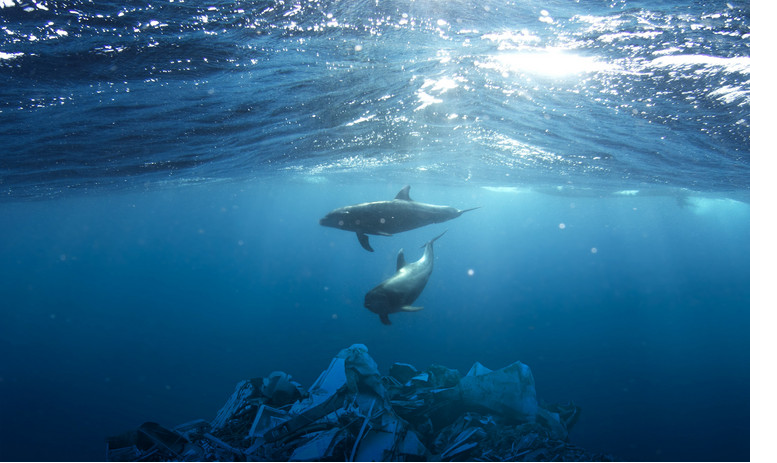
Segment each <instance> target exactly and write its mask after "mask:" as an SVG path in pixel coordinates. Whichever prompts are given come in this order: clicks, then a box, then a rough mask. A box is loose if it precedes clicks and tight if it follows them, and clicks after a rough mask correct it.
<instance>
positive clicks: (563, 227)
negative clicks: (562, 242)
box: [558, 222, 567, 230]
mask: <svg viewBox="0 0 777 463" xmlns="http://www.w3.org/2000/svg"><path fill="white" fill-rule="evenodd" d="M558 228H559V229H560V230H563V229H565V228H567V226H566V224H564V223H563V222H562V223H560V224H558Z"/></svg>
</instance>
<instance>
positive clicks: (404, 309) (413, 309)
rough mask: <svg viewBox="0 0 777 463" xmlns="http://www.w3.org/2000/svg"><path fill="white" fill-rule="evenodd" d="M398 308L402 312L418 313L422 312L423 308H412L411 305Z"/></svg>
mask: <svg viewBox="0 0 777 463" xmlns="http://www.w3.org/2000/svg"><path fill="white" fill-rule="evenodd" d="M400 308H401V309H402V312H418V311H419V310H424V308H423V307H413V306H412V305H403V306H402V307H400Z"/></svg>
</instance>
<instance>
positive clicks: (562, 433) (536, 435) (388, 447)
mask: <svg viewBox="0 0 777 463" xmlns="http://www.w3.org/2000/svg"><path fill="white" fill-rule="evenodd" d="M579 412H580V410H579V408H578V407H577V406H575V405H574V404H572V403H565V404H551V405H546V404H541V403H540V402H538V401H537V397H536V392H535V389H534V377H533V376H532V373H531V370H530V369H529V367H528V366H526V365H524V364H522V363H521V362H515V363H513V364H511V365H508V366H506V367H504V368H502V369H499V370H494V371H492V370H489V369H488V368H486V367H484V366H483V365H481V364H480V363H475V365H473V366H472V368H471V369H470V371H469V372H468V373H467V374H466V375H465V376H461V374H460V373H459V372H458V370H451V369H449V368H446V367H443V366H440V365H432V366H431V367H429V369H428V370H426V371H423V372H421V371H418V370H416V369H415V367H413V366H412V365H408V364H405V363H395V364H394V365H392V366H391V368H390V369H389V374H388V375H387V376H381V374H380V373H379V372H378V366H377V364H376V363H375V361H374V360H373V359H372V357H370V356H369V355H368V354H367V348H366V347H365V346H363V345H361V344H354V345H353V346H351V347H349V348H347V349H343V350H342V351H340V353H339V354H337V356H336V357H335V358H334V359H332V362H331V363H330V364H329V368H327V369H326V370H325V371H324V372H322V373H321V375H320V376H319V377H318V379H317V380H316V382H315V383H314V384H313V385H312V386H311V387H310V389H308V390H307V391H304V389H303V388H302V386H301V385H300V384H299V383H296V382H294V381H292V380H291V377H290V376H289V375H287V374H286V373H283V372H273V373H270V375H269V376H267V377H266V378H260V379H250V380H245V381H241V382H240V383H238V385H237V387H236V388H235V392H234V393H233V394H232V396H231V397H230V398H229V400H228V401H227V403H226V404H224V406H223V407H222V408H221V410H219V412H218V413H217V415H216V418H215V419H214V420H213V421H211V422H207V421H204V420H197V421H193V422H190V423H185V424H182V425H180V426H176V427H174V428H172V429H167V428H164V427H162V426H160V425H159V424H156V423H151V422H148V423H144V424H142V425H141V426H140V427H139V428H138V429H136V430H134V431H130V432H127V433H124V434H121V435H118V436H113V437H109V438H108V439H107V459H108V461H424V460H426V461H463V460H466V461H612V457H610V456H608V455H602V454H595V453H590V452H587V451H585V450H583V449H581V448H578V447H575V446H574V445H571V444H570V443H569V442H568V431H569V429H570V428H571V427H572V426H573V425H574V423H575V422H576V421H577V418H578V416H579Z"/></svg>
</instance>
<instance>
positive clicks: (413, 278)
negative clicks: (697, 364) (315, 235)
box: [364, 230, 447, 325]
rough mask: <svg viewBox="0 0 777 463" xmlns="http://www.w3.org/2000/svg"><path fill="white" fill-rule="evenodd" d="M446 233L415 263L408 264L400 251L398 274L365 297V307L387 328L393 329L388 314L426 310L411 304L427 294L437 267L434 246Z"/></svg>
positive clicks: (428, 244)
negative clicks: (425, 291)
mask: <svg viewBox="0 0 777 463" xmlns="http://www.w3.org/2000/svg"><path fill="white" fill-rule="evenodd" d="M446 231H447V230H446ZM444 234H445V232H442V233H440V234H439V235H438V236H437V237H436V238H433V239H432V240H431V241H429V242H428V243H426V244H425V245H424V255H423V256H422V257H421V258H420V259H418V260H417V261H415V262H411V263H409V264H408V263H405V253H404V250H403V249H400V250H399V254H398V255H397V273H395V274H394V275H393V276H391V277H390V278H388V279H387V280H385V281H384V282H382V283H381V284H379V285H378V286H376V287H374V288H372V289H371V290H370V292H368V293H367V295H366V296H364V307H366V308H367V309H369V310H370V312H374V313H376V314H378V315H380V321H381V322H382V323H383V324H384V325H390V324H391V321H389V318H388V316H389V314H391V313H397V312H415V311H417V310H421V309H423V307H413V306H411V305H410V304H412V303H413V302H414V301H415V300H416V299H417V298H418V296H419V295H420V294H421V291H423V290H424V287H425V286H426V282H427V281H429V276H431V274H432V268H433V267H434V247H433V244H434V242H435V241H436V240H437V239H438V238H439V237H440V236H442V235H444Z"/></svg>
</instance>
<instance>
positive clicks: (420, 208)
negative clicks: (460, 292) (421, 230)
mask: <svg viewBox="0 0 777 463" xmlns="http://www.w3.org/2000/svg"><path fill="white" fill-rule="evenodd" d="M473 209H478V208H477V207H473V208H472V209H464V210H463V211H460V210H458V209H456V208H455V207H450V206H436V205H434V204H426V203H419V202H416V201H413V200H412V199H410V185H408V186H406V187H404V188H402V190H401V191H400V192H399V193H397V196H396V197H395V198H394V199H393V200H391V201H375V202H372V203H361V204H354V205H352V206H345V207H341V208H339V209H335V210H333V211H332V212H330V213H328V214H327V215H325V216H324V218H322V219H321V220H319V221H318V223H320V224H321V225H323V226H325V227H333V228H339V229H340V230H347V231H352V232H356V237H357V238H358V239H359V243H360V244H361V245H362V247H363V248H364V249H366V250H368V251H370V252H373V251H374V250H373V249H372V246H370V240H369V238H368V237H367V235H382V236H391V235H392V234H394V233H399V232H403V231H408V230H412V229H414V228H418V227H423V226H424V225H429V224H432V223H440V222H445V221H447V220H451V219H455V218H456V217H458V216H460V215H461V214H463V213H465V212H468V211H471V210H473Z"/></svg>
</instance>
